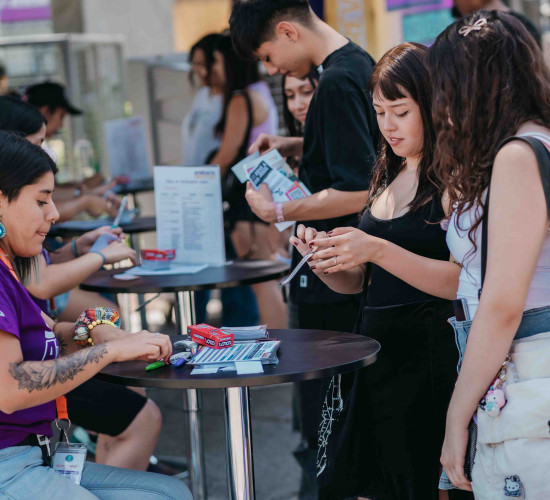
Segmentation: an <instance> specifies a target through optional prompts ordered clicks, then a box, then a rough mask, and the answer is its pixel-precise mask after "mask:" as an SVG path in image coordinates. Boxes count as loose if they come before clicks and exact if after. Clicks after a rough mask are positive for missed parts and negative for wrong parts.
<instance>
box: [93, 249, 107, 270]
mask: <svg viewBox="0 0 550 500" xmlns="http://www.w3.org/2000/svg"><path fill="white" fill-rule="evenodd" d="M90 253H97V254H98V255H101V258H102V259H103V264H101V267H103V266H104V265H105V264H107V257H105V254H104V253H103V252H100V251H99V250H93V251H91V252H90Z"/></svg>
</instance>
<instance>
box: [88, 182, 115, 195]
mask: <svg viewBox="0 0 550 500" xmlns="http://www.w3.org/2000/svg"><path fill="white" fill-rule="evenodd" d="M117 184H118V183H117V181H116V179H113V180H112V181H110V182H107V183H105V184H102V185H101V186H97V187H95V188H93V189H88V190H87V192H88V193H90V194H95V195H96V196H105V193H107V192H108V191H109V190H110V189H113V188H114V187H115V186H116V185H117ZM108 194H113V195H114V193H108ZM114 196H115V197H116V195H114Z"/></svg>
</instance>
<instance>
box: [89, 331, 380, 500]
mask: <svg viewBox="0 0 550 500" xmlns="http://www.w3.org/2000/svg"><path fill="white" fill-rule="evenodd" d="M269 333H270V337H271V338H276V339H279V340H281V345H280V347H279V364H278V365H264V373H261V374H253V375H238V374H236V373H235V372H222V373H216V374H210V375H191V369H192V367H191V366H189V365H184V366H183V367H182V368H173V367H171V366H170V367H165V368H161V369H159V370H156V371H152V372H145V366H146V364H147V363H143V362H138V361H133V362H126V363H117V364H112V365H109V366H107V367H106V368H104V369H103V370H102V371H101V372H100V373H99V374H98V375H97V377H98V378H101V379H102V380H104V381H106V382H112V383H116V384H123V385H130V386H141V387H156V388H166V389H190V388H193V389H197V388H223V389H224V390H225V424H226V436H227V440H226V443H227V458H228V466H229V471H228V472H229V474H228V483H229V493H230V499H231V500H254V497H255V496H254V467H253V460H252V432H251V421H250V394H249V387H250V386H259V385H272V384H281V383H285V382H299V381H303V380H311V379H315V378H321V377H330V376H332V375H337V374H341V373H347V372H351V371H354V370H359V369H360V368H363V367H366V366H368V365H370V364H372V363H374V362H375V360H376V356H377V354H378V351H379V350H380V344H379V343H378V342H376V341H375V340H373V339H370V338H368V337H363V336H361V335H356V334H353V333H341V332H332V331H325V330H270V332H269ZM178 338H179V337H173V338H172V340H173V341H174V340H178ZM327 425H330V422H327ZM190 438H191V439H194V438H195V439H196V438H197V436H190ZM189 465H190V467H192V466H195V467H197V466H198V467H200V466H201V465H200V462H197V461H194V462H190V464H189ZM190 473H192V471H191V470H190ZM192 486H193V484H192ZM193 494H194V495H195V491H193ZM199 495H200V498H204V497H205V496H206V490H204V491H202V492H200V493H199Z"/></svg>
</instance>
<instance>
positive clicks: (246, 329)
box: [220, 325, 269, 342]
mask: <svg viewBox="0 0 550 500" xmlns="http://www.w3.org/2000/svg"><path fill="white" fill-rule="evenodd" d="M220 330H221V331H222V332H224V333H231V334H232V335H233V339H234V340H235V341H236V342H246V341H249V340H261V339H266V338H268V337H269V333H268V332H267V325H259V326H222V327H221V328H220Z"/></svg>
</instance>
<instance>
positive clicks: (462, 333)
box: [439, 306, 550, 490]
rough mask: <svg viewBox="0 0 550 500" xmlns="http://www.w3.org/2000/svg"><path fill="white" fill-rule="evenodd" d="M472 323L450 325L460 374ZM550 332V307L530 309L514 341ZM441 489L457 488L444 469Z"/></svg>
mask: <svg viewBox="0 0 550 500" xmlns="http://www.w3.org/2000/svg"><path fill="white" fill-rule="evenodd" d="M472 321H473V320H469V321H457V320H456V318H450V319H449V323H450V324H451V326H452V327H453V330H454V332H455V341H456V347H457V348H458V365H457V370H458V371H459V372H460V367H461V366H462V360H463V359H464V352H465V351H466V342H467V340H468V334H469V333H470V327H471V326H472ZM544 332H550V306H545V307H538V308H537V309H529V310H528V311H525V312H524V313H523V316H522V318H521V322H520V324H519V327H518V331H517V332H516V335H515V337H514V340H519V339H524V338H526V337H531V336H533V335H538V334H539V333H544ZM439 488H440V489H442V490H449V489H454V488H455V486H454V485H453V483H451V481H450V480H449V478H448V477H447V474H446V472H445V469H443V473H442V474H441V478H440V480H439Z"/></svg>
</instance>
